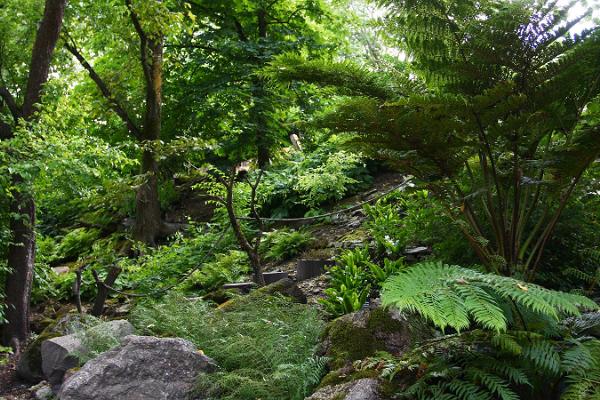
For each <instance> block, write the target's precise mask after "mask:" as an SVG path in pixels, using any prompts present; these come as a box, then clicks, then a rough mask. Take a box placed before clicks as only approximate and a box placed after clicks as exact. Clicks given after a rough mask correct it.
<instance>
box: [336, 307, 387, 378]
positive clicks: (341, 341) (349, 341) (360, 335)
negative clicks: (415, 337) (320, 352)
mask: <svg viewBox="0 0 600 400" xmlns="http://www.w3.org/2000/svg"><path fill="white" fill-rule="evenodd" d="M327 336H328V338H329V340H330V347H329V351H328V355H329V356H330V357H331V358H332V366H333V367H334V368H340V367H342V366H343V365H344V364H346V363H348V362H351V361H355V360H360V359H363V358H365V357H368V356H370V355H372V354H374V353H375V351H377V350H379V349H381V348H383V346H382V344H381V343H380V342H379V341H378V340H377V339H376V338H375V336H374V335H373V333H372V331H371V330H370V329H369V328H361V327H357V326H355V325H354V324H353V323H352V320H351V319H350V318H344V317H342V318H338V319H337V320H335V321H333V322H332V323H331V324H330V326H329V327H328V328H327Z"/></svg>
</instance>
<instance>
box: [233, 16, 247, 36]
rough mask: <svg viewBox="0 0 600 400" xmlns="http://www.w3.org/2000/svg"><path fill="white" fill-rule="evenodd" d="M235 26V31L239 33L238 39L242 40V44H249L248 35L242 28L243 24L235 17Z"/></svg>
mask: <svg viewBox="0 0 600 400" xmlns="http://www.w3.org/2000/svg"><path fill="white" fill-rule="evenodd" d="M233 24H234V26H235V31H236V32H237V34H238V37H239V38H240V40H241V41H242V42H247V41H248V36H246V33H245V32H244V27H243V26H242V24H241V23H240V21H239V20H238V19H237V18H236V17H233Z"/></svg>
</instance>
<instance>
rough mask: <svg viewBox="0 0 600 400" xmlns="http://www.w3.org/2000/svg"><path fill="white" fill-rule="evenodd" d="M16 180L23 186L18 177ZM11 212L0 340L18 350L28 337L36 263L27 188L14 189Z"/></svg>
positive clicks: (33, 221)
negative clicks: (16, 216)
mask: <svg viewBox="0 0 600 400" xmlns="http://www.w3.org/2000/svg"><path fill="white" fill-rule="evenodd" d="M15 180H18V181H19V182H14V183H18V184H20V185H23V184H24V183H23V182H22V180H21V179H16V178H13V181H15ZM13 196H15V197H14V198H13V201H12V202H11V205H10V212H11V214H13V215H19V218H11V220H10V231H11V233H12V238H11V242H10V245H9V246H8V266H9V268H10V269H11V273H10V274H9V275H8V276H7V278H6V320H7V321H8V323H7V324H6V326H5V327H4V332H3V338H2V339H3V342H4V344H6V345H10V346H11V347H13V348H14V349H15V350H16V351H17V352H18V350H19V344H20V343H22V342H24V341H25V340H27V338H28V337H29V300H30V297H31V284H32V281H33V267H34V263H35V230H34V225H35V203H34V201H33V198H32V197H31V195H30V194H29V193H27V192H26V189H22V190H21V191H13Z"/></svg>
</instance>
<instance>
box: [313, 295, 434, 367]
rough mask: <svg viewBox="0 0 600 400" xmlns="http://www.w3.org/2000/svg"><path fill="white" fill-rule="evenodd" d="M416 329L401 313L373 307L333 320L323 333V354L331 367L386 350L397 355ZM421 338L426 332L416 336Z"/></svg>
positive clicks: (406, 345) (409, 342) (340, 365)
mask: <svg viewBox="0 0 600 400" xmlns="http://www.w3.org/2000/svg"><path fill="white" fill-rule="evenodd" d="M414 329H415V327H414V326H413V325H411V324H410V323H409V321H408V320H407V319H406V318H405V317H404V316H403V315H401V314H399V313H397V312H395V311H391V310H386V309H384V308H382V307H379V306H377V305H376V304H373V305H372V306H370V307H369V308H365V309H362V310H359V311H357V312H354V313H351V314H346V315H344V316H342V317H340V318H337V319H335V320H333V321H332V322H331V323H330V324H329V325H328V326H327V328H326V330H325V340H324V342H323V353H325V354H326V355H327V356H328V357H329V359H330V360H331V361H330V365H331V367H332V368H340V367H343V366H344V365H346V364H348V363H351V362H352V361H355V360H361V359H363V358H366V357H369V356H373V355H375V353H376V352H377V351H386V352H388V353H390V354H393V355H396V356H399V355H401V354H402V353H403V352H404V351H405V350H406V349H408V348H409V347H410V345H411V344H412V343H413V338H414V337H415V333H416V332H415V331H414ZM416 334H418V335H419V336H421V337H420V339H423V336H424V335H426V332H418V333H416Z"/></svg>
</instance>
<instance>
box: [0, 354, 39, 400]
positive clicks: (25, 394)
mask: <svg viewBox="0 0 600 400" xmlns="http://www.w3.org/2000/svg"><path fill="white" fill-rule="evenodd" d="M15 365H16V360H15V358H14V357H12V358H11V359H10V360H9V361H8V363H7V364H5V365H0V399H1V400H29V399H35V397H34V396H33V394H32V393H31V392H30V391H29V387H30V386H31V385H29V384H27V383H23V382H20V381H19V380H18V379H17V376H16V373H15Z"/></svg>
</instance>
